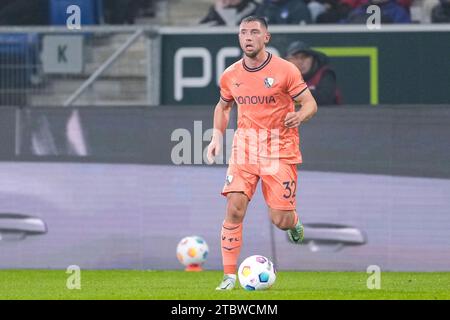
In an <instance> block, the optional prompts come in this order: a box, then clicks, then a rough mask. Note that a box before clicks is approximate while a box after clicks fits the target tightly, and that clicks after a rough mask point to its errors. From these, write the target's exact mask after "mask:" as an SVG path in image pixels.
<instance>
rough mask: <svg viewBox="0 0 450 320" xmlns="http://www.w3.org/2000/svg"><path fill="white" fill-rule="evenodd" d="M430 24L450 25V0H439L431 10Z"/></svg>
mask: <svg viewBox="0 0 450 320" xmlns="http://www.w3.org/2000/svg"><path fill="white" fill-rule="evenodd" d="M431 22H433V23H450V0H440V4H438V5H437V6H435V7H434V8H433V11H431Z"/></svg>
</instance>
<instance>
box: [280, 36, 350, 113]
mask: <svg viewBox="0 0 450 320" xmlns="http://www.w3.org/2000/svg"><path fill="white" fill-rule="evenodd" d="M286 59H287V60H288V61H290V62H292V63H293V64H295V65H296V66H297V68H298V69H299V70H300V72H301V73H302V75H303V79H304V80H305V81H306V83H307V84H308V88H309V90H310V91H311V93H312V95H313V96H314V98H315V99H316V101H317V104H318V105H336V104H341V103H342V97H341V93H340V91H339V89H338V88H337V84H336V73H335V72H334V70H333V69H332V68H331V66H330V65H329V62H328V57H327V56H326V55H325V54H323V53H321V52H318V51H315V50H313V49H311V48H310V47H309V46H308V45H307V44H306V43H304V42H302V41H294V42H292V43H291V44H290V45H289V47H288V49H287V52H286Z"/></svg>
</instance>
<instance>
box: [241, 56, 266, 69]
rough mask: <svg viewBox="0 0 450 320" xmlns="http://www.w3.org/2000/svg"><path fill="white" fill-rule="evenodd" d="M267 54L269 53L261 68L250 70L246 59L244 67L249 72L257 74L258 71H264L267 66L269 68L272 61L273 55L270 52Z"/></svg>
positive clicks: (243, 62) (243, 63)
mask: <svg viewBox="0 0 450 320" xmlns="http://www.w3.org/2000/svg"><path fill="white" fill-rule="evenodd" d="M267 53H268V55H267V58H266V60H265V61H264V62H263V63H262V64H261V65H260V66H258V67H255V68H250V67H248V66H247V65H246V64H245V61H244V59H242V66H243V67H244V69H245V70H246V71H248V72H256V71H259V70H261V69H263V68H264V67H265V66H267V65H268V64H269V62H270V59H272V54H271V53H270V52H267Z"/></svg>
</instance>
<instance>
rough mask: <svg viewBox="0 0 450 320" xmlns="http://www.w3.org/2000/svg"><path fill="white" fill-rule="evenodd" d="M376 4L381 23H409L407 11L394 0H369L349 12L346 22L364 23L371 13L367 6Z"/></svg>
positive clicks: (409, 18)
mask: <svg viewBox="0 0 450 320" xmlns="http://www.w3.org/2000/svg"><path fill="white" fill-rule="evenodd" d="M370 5H377V6H379V7H380V9H381V23H411V17H410V14H409V12H408V11H407V10H406V9H405V8H404V7H403V6H401V5H400V4H398V3H397V2H396V1H395V0H369V1H368V3H367V4H365V5H361V6H359V7H358V8H356V9H354V10H353V11H351V12H350V13H349V16H348V18H347V19H346V21H345V22H346V23H366V22H367V19H368V18H369V17H370V15H371V14H368V13H367V7H368V6H370Z"/></svg>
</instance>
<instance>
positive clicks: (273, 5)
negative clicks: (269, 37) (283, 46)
mask: <svg viewBox="0 0 450 320" xmlns="http://www.w3.org/2000/svg"><path fill="white" fill-rule="evenodd" d="M256 15H258V16H263V17H265V18H266V19H267V22H268V23H269V25H270V24H306V23H311V22H312V20H311V14H310V12H309V10H308V7H307V6H306V4H305V2H303V0H265V1H264V2H263V4H262V5H261V6H260V8H259V9H258V10H257V11H256Z"/></svg>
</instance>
